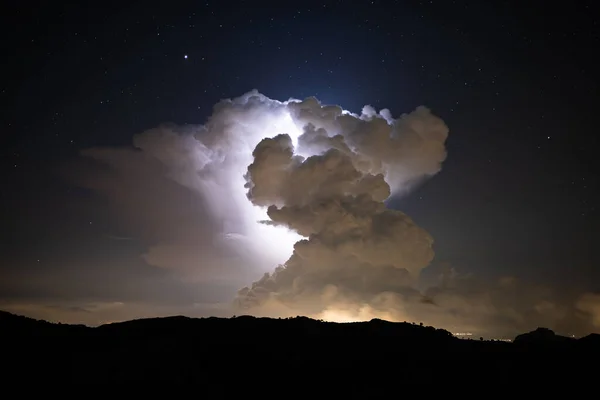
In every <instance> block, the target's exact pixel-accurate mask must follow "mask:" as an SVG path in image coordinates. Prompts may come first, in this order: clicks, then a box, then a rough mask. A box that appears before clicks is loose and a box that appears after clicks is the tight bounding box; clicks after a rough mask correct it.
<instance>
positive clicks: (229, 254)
mask: <svg viewBox="0 0 600 400" xmlns="http://www.w3.org/2000/svg"><path fill="white" fill-rule="evenodd" d="M447 137H448V127H447V126H446V124H445V123H444V122H443V121H442V120H441V119H440V118H438V117H437V116H435V115H434V114H433V113H432V112H431V111H430V110H429V109H427V108H426V107H418V108H416V109H415V110H413V111H412V112H410V113H408V114H402V115H400V116H398V117H394V116H393V115H392V113H391V112H390V111H389V110H381V111H379V112H378V111H377V110H375V109H373V107H370V106H365V107H364V108H363V109H362V111H361V112H360V113H358V114H357V113H353V112H349V111H346V110H344V109H343V108H341V107H340V106H337V105H324V104H321V103H320V102H319V100H318V99H316V98H307V99H305V100H296V99H290V100H288V101H277V100H273V99H269V98H267V97H266V96H264V95H262V94H260V93H258V92H257V91H252V92H249V93H246V94H244V95H243V96H240V97H238V98H235V99H227V100H222V101H220V102H219V103H217V104H216V105H215V107H214V110H213V113H212V115H211V116H210V117H209V118H208V120H207V121H206V123H204V124H202V125H186V126H176V125H162V126H159V127H157V128H154V129H151V130H148V131H146V132H143V133H141V134H139V135H136V136H135V137H134V139H133V148H92V149H88V150H85V151H84V152H83V155H84V156H85V158H86V159H88V160H93V161H94V162H93V163H91V164H90V165H88V168H87V169H86V168H82V169H81V171H79V170H78V171H76V172H72V174H74V175H75V177H76V179H77V181H78V182H79V183H80V184H81V185H82V186H85V187H87V188H89V189H92V190H94V191H96V192H97V193H101V194H102V195H104V196H105V197H106V199H107V200H108V201H109V203H110V204H112V205H113V206H114V210H116V211H117V212H118V213H119V214H118V215H119V216H120V217H121V219H122V221H123V222H122V230H121V231H120V232H118V233H119V235H123V236H126V237H135V238H139V240H140V241H141V242H142V243H144V244H146V245H147V250H146V251H144V252H143V254H141V257H142V259H143V260H144V261H145V262H146V263H147V264H149V265H150V266H152V267H155V268H159V269H160V270H161V271H166V272H168V273H169V274H171V275H172V276H175V277H177V278H178V279H180V280H181V281H182V282H186V283H192V284H197V285H199V287H200V285H201V287H202V288H203V289H202V291H203V292H210V290H208V289H206V288H211V287H212V288H218V289H212V290H213V292H215V294H214V296H213V298H214V299H213V301H212V304H213V305H214V303H218V302H221V303H223V302H225V303H227V304H221V305H219V306H218V310H219V311H218V313H219V315H227V313H230V315H231V314H234V313H236V314H240V313H249V314H255V315H268V316H295V315H308V316H312V317H315V318H322V319H327V320H335V321H355V320H366V319H371V318H381V319H388V320H396V321H405V320H406V321H414V322H421V321H422V322H424V323H427V324H431V325H436V326H439V327H444V328H447V329H451V330H453V329H457V330H460V331H475V332H482V333H483V332H490V334H491V333H492V332H501V331H507V332H508V331H510V332H517V331H523V330H527V329H529V328H531V329H534V328H536V327H537V326H548V327H551V328H553V327H561V326H565V327H569V326H574V325H573V324H574V322H573V321H575V320H576V321H579V322H578V323H580V325H581V327H582V329H588V328H589V327H590V326H591V321H596V323H597V319H593V318H595V317H594V316H596V317H597V315H598V313H597V312H596V311H597V310H596V308H595V307H596V306H595V304H596V302H595V301H594V300H593V298H592V297H589V296H588V297H584V298H582V299H581V300H580V302H579V303H578V306H577V307H578V310H579V311H580V313H583V314H582V315H585V317H580V316H578V317H575V316H574V315H575V314H576V313H575V312H574V309H575V306H568V305H565V304H567V303H565V301H564V299H563V298H561V297H560V296H559V295H557V293H555V292H552V291H550V290H548V289H546V288H541V287H532V286H531V285H526V284H524V283H522V282H520V281H519V280H517V279H514V278H504V279H501V280H498V281H493V280H492V281H482V280H476V279H474V278H472V277H465V276H461V275H458V274H456V273H454V272H453V273H452V274H448V273H444V274H442V275H443V279H441V280H440V281H439V282H436V283H434V284H432V285H429V286H428V287H425V288H423V285H422V284H421V283H422V282H420V276H421V272H422V271H423V269H425V268H434V266H431V265H430V264H431V262H432V260H433V259H434V252H433V238H432V237H431V235H430V234H429V233H428V232H426V231H425V230H424V229H422V228H421V227H419V226H417V225H416V224H415V222H414V221H413V220H412V219H411V218H410V217H409V216H407V215H406V214H404V213H402V212H400V211H398V210H392V209H389V208H387V206H386V204H385V201H386V200H388V199H389V198H390V197H393V196H398V195H405V194H408V193H409V192H410V190H411V188H412V187H413V186H414V185H415V184H417V183H419V182H420V181H422V180H424V179H428V178H430V177H432V176H434V175H435V174H436V173H437V172H439V171H440V169H441V167H442V163H443V162H444V160H445V159H446V148H445V142H446V139H447ZM244 286H246V287H244ZM240 287H244V288H243V289H241V290H238V289H239V288H240ZM199 291H200V289H199ZM217 291H218V292H219V293H218V294H217V293H216V292H217ZM236 292H237V295H236ZM211 293H212V292H211ZM233 298H235V300H234V301H233V304H231V302H230V300H231V299H233ZM223 299H226V300H223ZM113 300H114V301H120V300H118V299H111V300H110V301H109V303H110V302H112V301H113ZM122 303H124V304H127V305H131V304H136V305H135V306H131V307H133V308H131V307H130V308H128V310H130V311H131V310H134V309H135V310H141V308H142V306H141V305H139V304H138V303H135V302H134V301H131V302H122ZM111 304H112V303H111ZM191 304H193V303H190V304H188V305H185V306H184V305H179V306H177V307H179V308H177V307H174V308H167V309H165V310H176V309H180V310H182V311H181V313H188V312H189V313H191V314H193V315H198V313H201V312H206V313H213V314H214V313H217V311H215V310H216V309H214V308H211V307H213V306H206V304H211V301H208V302H207V303H203V304H205V306H202V307H195V308H194V307H193V306H192V305H191ZM570 304H574V302H573V303H570ZM71 306H76V305H71ZM157 307H158V306H152V307H150V306H149V309H154V310H158V308H157ZM190 307H191V308H190ZM199 310H204V311H199ZM156 312H158V311H156ZM161 312H163V311H161ZM93 313H98V311H97V310H96V311H93ZM106 313H108V311H107V312H106ZM173 313H177V312H175V311H174V312H173ZM123 315H130V312H128V313H125V314H123ZM140 315H149V314H148V313H147V312H142V311H140ZM102 318H104V314H103V316H102ZM107 318H108V317H107ZM574 318H575V319H574Z"/></svg>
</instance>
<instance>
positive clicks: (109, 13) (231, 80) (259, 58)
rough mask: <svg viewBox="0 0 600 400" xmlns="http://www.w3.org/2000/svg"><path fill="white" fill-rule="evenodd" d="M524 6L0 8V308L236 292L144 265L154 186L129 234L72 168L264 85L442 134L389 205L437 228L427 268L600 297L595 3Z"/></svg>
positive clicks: (139, 302) (182, 308)
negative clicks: (408, 115)
mask: <svg viewBox="0 0 600 400" xmlns="http://www.w3.org/2000/svg"><path fill="white" fill-rule="evenodd" d="M65 4H66V3H65ZM528 4H530V6H528V7H522V5H521V3H520V2H517V1H489V2H478V1H389V2H388V1H362V0H361V1H359V0H357V1H354V2H348V1H341V0H340V1H319V2H313V1H304V2H299V3H286V2H271V1H253V2H250V1H219V2H217V1H202V2H198V1H178V2H155V1H146V2H135V1H131V2H111V1H108V2H102V3H98V4H96V3H94V5H89V4H87V3H86V2H82V3H81V4H69V5H64V6H58V5H57V4H56V3H52V4H50V3H48V2H37V1H33V2H28V3H27V4H26V5H25V4H21V3H20V2H15V3H14V4H12V5H10V6H3V8H4V10H3V12H2V13H0V14H1V15H2V17H1V18H2V19H3V23H2V24H1V26H2V28H1V29H2V30H3V32H2V39H1V40H2V48H3V60H4V62H3V64H4V74H3V75H4V79H3V81H2V83H1V84H0V101H1V104H2V107H1V110H2V111H1V114H0V115H1V120H0V122H1V126H2V131H3V136H2V137H3V146H2V157H1V165H2V171H3V180H2V181H3V189H2V190H1V191H0V201H1V205H2V206H1V207H0V210H1V211H0V213H1V214H0V220H1V221H2V223H3V227H4V229H2V232H1V233H0V235H1V237H0V243H1V244H0V246H2V249H1V251H0V253H1V258H0V306H2V305H4V306H3V308H5V309H10V310H16V311H20V312H24V313H28V314H31V315H36V316H37V315H41V316H48V315H50V316H51V315H52V314H51V313H50V314H49V311H45V312H41V311H39V310H40V309H41V308H40V307H46V308H47V309H54V307H59V306H60V307H63V308H64V307H66V306H63V304H68V305H69V306H68V307H70V308H69V310H71V311H72V312H73V313H71V314H69V313H67V311H64V310H63V314H60V315H61V316H63V317H61V318H63V319H66V320H69V321H74V320H81V321H84V322H86V323H98V322H99V321H97V320H95V319H93V318H92V317H89V316H88V315H89V314H90V310H92V311H93V310H95V309H99V308H101V307H108V308H110V307H116V306H115V305H118V304H123V303H131V304H134V305H135V307H133V306H132V307H133V308H131V309H130V310H129V311H128V313H127V314H126V315H125V314H123V315H125V316H126V317H136V316H144V315H147V314H148V315H149V314H151V313H152V312H150V311H147V310H148V308H147V307H145V306H144V304H150V303H152V304H154V305H155V307H163V308H160V310H163V311H161V312H165V313H187V314H194V313H196V312H198V313H200V311H194V310H195V309H193V307H192V306H191V305H196V304H205V303H211V302H226V301H228V299H230V297H231V287H239V284H240V283H241V281H242V280H246V279H247V277H246V276H244V278H243V279H240V281H239V282H238V281H235V282H234V283H232V284H231V285H229V284H228V283H226V282H221V283H219V284H216V283H210V284H208V283H202V282H197V281H186V280H182V279H180V278H178V277H176V276H173V275H172V274H170V273H169V271H165V269H160V268H151V267H149V266H148V265H147V263H145V261H144V258H143V257H141V256H140V255H141V254H143V253H144V252H145V251H146V249H147V248H148V246H149V243H148V242H147V241H146V239H144V238H143V237H142V236H143V235H142V234H141V233H140V232H139V230H143V229H144V228H143V227H144V226H145V225H144V220H147V219H149V218H152V217H151V216H152V215H154V216H155V217H156V218H161V217H165V215H163V214H162V212H161V211H160V207H159V206H160V204H163V206H164V207H165V208H168V206H167V205H165V204H167V203H166V202H169V201H175V200H173V199H169V198H168V197H167V196H164V198H161V195H160V194H156V196H153V195H152V194H151V193H152V192H148V191H146V192H143V194H140V196H139V197H140V198H138V199H136V200H135V201H137V202H139V203H144V204H146V202H147V203H148V204H150V203H153V204H152V205H149V206H148V210H147V213H146V214H143V215H142V214H140V215H142V216H139V215H137V216H136V217H135V218H139V219H141V220H142V223H140V224H137V225H135V226H136V227H137V228H132V225H131V224H129V222H128V221H129V220H128V219H127V217H131V215H130V214H127V211H124V210H125V209H126V207H125V206H123V207H119V204H118V202H117V204H116V205H115V203H114V202H112V203H111V201H110V200H108V199H107V198H106V197H103V196H99V195H98V194H97V193H95V192H94V191H93V190H90V189H89V187H85V185H80V184H77V182H78V178H73V176H74V175H77V176H79V175H85V171H86V168H88V165H87V164H86V161H84V160H81V156H80V153H81V151H82V150H83V149H87V148H91V147H100V146H112V147H122V146H130V145H131V142H132V137H133V135H135V134H137V133H140V132H143V131H145V130H148V129H151V128H153V127H156V126H158V125H160V124H161V123H168V122H172V123H176V124H188V123H191V124H199V123H203V122H204V120H205V119H206V118H207V117H208V116H209V115H210V114H211V112H212V107H213V105H214V104H215V103H217V102H218V101H219V100H220V99H222V98H231V97H236V96H239V95H241V94H243V93H245V92H247V91H249V90H251V89H255V88H256V89H258V90H259V91H260V92H261V93H263V94H265V95H267V96H269V97H271V98H274V99H279V100H287V99H288V98H289V97H295V98H300V99H302V98H305V97H307V96H316V97H318V98H319V99H320V100H321V101H323V102H324V103H332V104H339V105H341V106H342V107H343V108H345V109H348V110H351V111H357V112H359V111H360V110H361V108H362V107H363V106H364V105H365V104H370V105H372V106H373V107H375V108H377V109H380V108H389V109H391V110H392V112H394V113H395V114H400V113H403V112H409V111H411V110H413V109H414V108H416V107H417V106H419V105H426V106H427V107H429V108H430V109H431V110H432V111H433V112H434V113H435V114H436V115H438V116H439V117H440V118H442V119H443V120H444V122H445V123H446V124H447V125H448V127H449V129H450V135H449V138H448V141H447V150H448V158H447V160H446V161H445V162H444V165H443V168H442V171H441V172H440V173H439V174H437V176H435V177H434V178H433V179H431V180H429V181H427V182H425V183H424V184H422V185H421V186H420V187H418V188H417V189H415V190H414V191H413V192H412V193H411V194H410V195H408V196H406V197H403V198H397V199H391V200H390V201H389V202H388V204H389V205H390V206H391V207H393V208H397V209H400V210H402V211H403V212H405V213H407V214H408V215H410V216H411V217H412V218H413V219H414V220H415V221H416V222H417V223H418V224H419V225H420V226H422V227H423V228H425V229H426V230H427V231H429V232H430V233H431V235H432V236H433V238H434V239H435V252H436V257H435V260H434V266H439V265H443V266H451V268H454V269H455V270H457V271H460V272H462V273H465V274H473V275H476V276H482V277H491V278H495V277H501V276H518V277H519V279H522V280H524V281H528V282H535V283H543V284H547V285H549V286H552V287H554V288H555V289H556V290H558V291H559V292H560V293H562V294H563V295H564V297H565V298H570V297H569V296H576V295H577V294H579V293H582V292H590V293H594V292H598V291H600V272H599V271H600V269H599V268H598V264H599V262H600V260H599V257H598V253H597V252H596V251H595V247H596V240H594V239H593V238H594V237H596V238H597V237H600V231H599V228H598V226H599V223H598V222H599V219H598V215H599V213H598V211H599V210H598V204H599V200H600V199H599V197H598V193H599V190H598V189H599V188H598V178H597V174H596V168H595V162H594V157H595V155H596V153H597V148H598V145H599V143H598V138H597V135H595V130H596V129H597V127H596V125H595V112H596V111H597V108H598V106H599V105H600V102H599V100H600V98H599V97H600V95H599V94H600V87H599V83H598V82H599V81H598V76H597V71H598V70H599V69H600V68H599V65H598V61H597V57H596V49H598V48H600V27H599V23H598V20H597V18H595V16H597V15H599V11H600V10H599V9H598V5H597V4H595V3H594V2H592V1H573V2H568V3H566V4H565V3H560V5H559V4H558V3H557V4H552V3H548V2H541V1H533V2H529V3H528ZM145 184H146V189H148V190H150V188H151V187H152V185H153V184H156V185H157V186H156V187H155V190H158V191H160V189H158V188H159V187H160V186H159V183H157V182H154V183H153V182H146V183H145ZM148 193H150V195H148ZM182 196H183V197H185V196H186V195H185V194H181V195H180V196H179V197H178V200H177V201H183V203H182V204H186V205H187V207H188V208H187V209H186V210H185V211H187V212H188V213H190V214H189V215H192V214H193V213H194V212H195V211H194V210H195V208H194V207H195V206H194V205H193V204H192V201H191V200H190V199H187V200H181V198H182ZM161 201H162V202H164V203H160V202H161ZM126 214H127V215H126ZM132 218H134V217H132ZM135 218H134V219H135ZM198 223H202V221H199V222H198ZM140 227H141V228H140ZM136 229H138V231H136ZM147 229H150V228H147ZM432 271H434V269H432ZM426 272H427V271H425V274H426ZM432 274H433V272H432ZM228 285H229V286H228ZM78 299H80V300H81V301H80V304H79V303H77V301H78ZM86 307H87V308H86ZM94 307H96V308H94ZM190 307H192V308H190ZM78 310H79V311H82V312H81V313H77V311H78ZM155 310H156V308H155ZM202 312H203V313H207V312H206V311H202ZM106 315H108V314H106ZM119 317H123V316H122V315H118V316H116V317H115V318H119ZM57 318H58V317H57ZM103 318H104V317H103ZM106 318H109V319H110V317H106ZM105 321H106V319H105V320H103V322H105Z"/></svg>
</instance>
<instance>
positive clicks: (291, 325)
mask: <svg viewBox="0 0 600 400" xmlns="http://www.w3.org/2000/svg"><path fill="white" fill-rule="evenodd" d="M0 343H1V348H0V360H1V363H2V378H3V381H4V382H5V383H8V384H11V383H17V382H36V383H42V382H50V383H51V384H52V385H54V386H55V387H56V386H58V387H61V386H62V385H65V386H73V385H78V384H93V385H95V386H96V387H107V385H109V386H110V385H113V384H132V383H133V384H160V383H170V384H172V383H183V384H185V383H189V382H193V383H195V384H196V383H198V384H203V385H217V386H219V387H221V388H222V389H223V390H226V389H238V390H242V389H244V390H246V389H247V390H250V391H252V390H257V391H258V392H257V393H261V392H262V391H264V390H266V391H269V390H274V389H273V388H271V386H272V385H273V384H274V383H273V382H272V381H274V380H277V378H276V377H277V376H279V377H281V376H285V377H286V378H285V379H286V380H287V381H288V382H290V381H293V382H296V383H294V385H299V386H298V390H300V387H301V386H302V385H304V386H302V387H305V386H306V385H309V386H310V385H313V386H314V385H317V386H319V387H320V385H327V386H329V387H331V386H332V385H333V386H336V385H337V387H338V390H340V391H341V392H344V391H349V392H353V391H354V390H355V389H353V388H355V387H356V388H357V387H358V386H363V385H371V387H372V389H370V390H375V389H373V385H375V386H376V387H377V388H379V389H380V390H383V389H382V388H384V387H389V388H393V387H396V388H397V387H398V385H404V384H415V383H417V384H419V385H422V384H423V383H425V384H431V385H433V386H430V387H429V389H428V390H430V389H434V388H435V385H438V384H440V382H442V381H444V382H447V381H449V380H452V381H453V382H455V383H456V384H458V383H459V382H463V384H464V382H466V381H468V382H476V381H477V382H479V381H487V382H493V383H494V384H495V385H498V384H500V385H501V386H506V385H516V386H519V387H521V386H522V385H524V384H525V385H532V384H533V385H542V386H544V387H545V388H548V385H549V383H552V384H555V383H561V382H562V383H563V384H564V383H569V384H571V383H573V382H579V383H578V384H579V385H580V386H583V387H585V386H586V385H587V384H589V383H592V381H590V379H598V378H597V376H598V371H599V369H598V367H597V365H598V360H599V356H600V335H596V334H593V335H589V336H587V337H584V338H581V339H571V338H566V337H562V336H558V335H555V334H554V333H553V332H552V331H549V330H546V329H542V328H540V329H538V330H536V331H534V332H530V333H527V334H524V335H520V336H518V337H517V338H516V339H515V341H514V342H513V343H506V342H497V341H479V340H462V339H457V338H455V337H453V336H452V335H451V334H450V333H449V332H447V331H445V330H441V329H435V328H432V327H423V326H418V325H414V324H409V323H391V322H386V321H382V320H372V321H369V322H360V323H347V324H339V323H328V322H322V321H316V320H312V319H309V318H303V317H298V318H291V319H269V318H254V317H247V316H243V317H237V318H230V319H223V318H203V319H195V318H187V317H181V316H177V317H168V318H156V319H144V320H134V321H128V322H123V323H115V324H109V325H103V326H100V327H96V328H90V327H86V326H81V325H64V324H52V323H48V322H45V321H37V320H34V319H30V318H26V317H21V316H17V315H13V314H10V313H6V312H0ZM250 377H253V378H252V379H253V380H255V379H257V378H258V381H255V384H256V385H258V386H259V387H260V386H264V387H262V388H255V389H252V388H248V387H245V386H243V387H239V386H237V387H236V385H240V384H241V383H240V382H242V381H245V380H246V379H250ZM594 377H595V378H594ZM555 378H556V379H558V381H556V380H554V381H553V379H555ZM336 382H337V383H336ZM480 383H481V382H480ZM19 384H21V383H19ZM426 388H428V386H421V389H420V390H425V389H426ZM386 390H387V389H386ZM341 392H340V393H341ZM373 393H375V392H373ZM269 397H270V396H269ZM286 397H287V396H286Z"/></svg>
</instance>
